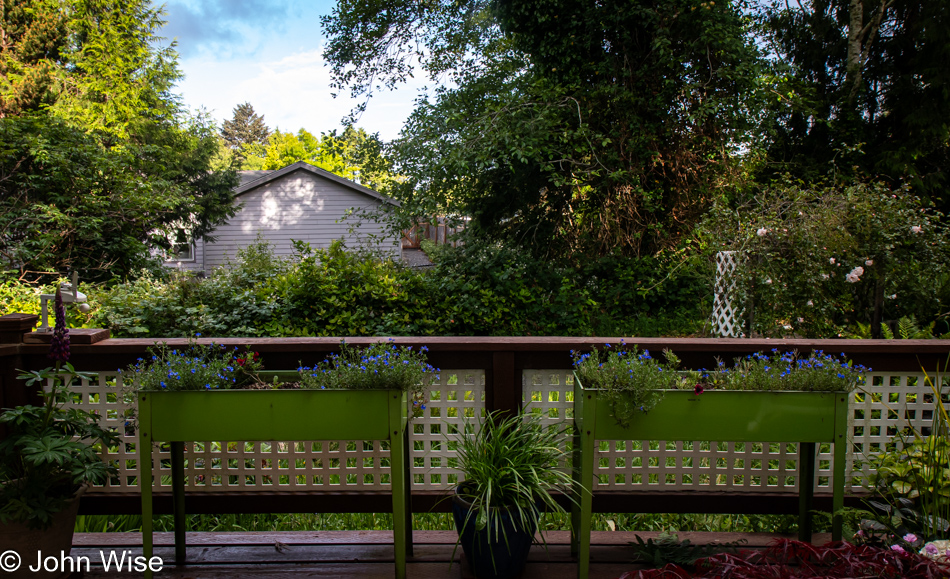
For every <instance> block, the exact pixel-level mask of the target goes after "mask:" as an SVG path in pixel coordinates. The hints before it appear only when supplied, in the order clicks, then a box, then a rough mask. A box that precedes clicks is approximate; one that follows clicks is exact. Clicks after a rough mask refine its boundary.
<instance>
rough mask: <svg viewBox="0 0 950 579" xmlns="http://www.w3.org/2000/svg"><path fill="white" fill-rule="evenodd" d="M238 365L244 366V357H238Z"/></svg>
mask: <svg viewBox="0 0 950 579" xmlns="http://www.w3.org/2000/svg"><path fill="white" fill-rule="evenodd" d="M237 365H238V366H243V365H244V358H238V359H237Z"/></svg>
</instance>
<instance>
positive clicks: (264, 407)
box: [138, 390, 412, 579]
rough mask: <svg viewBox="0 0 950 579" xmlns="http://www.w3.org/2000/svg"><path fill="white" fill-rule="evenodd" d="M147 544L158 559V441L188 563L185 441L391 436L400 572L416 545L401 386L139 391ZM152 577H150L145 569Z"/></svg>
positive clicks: (178, 552) (180, 550) (178, 547)
mask: <svg viewBox="0 0 950 579" xmlns="http://www.w3.org/2000/svg"><path fill="white" fill-rule="evenodd" d="M138 405H139V449H140V453H141V456H140V458H139V485H140V488H141V492H142V546H143V549H144V553H145V556H146V557H151V556H152V485H151V481H152V473H151V466H152V443H154V442H171V443H172V493H173V496H174V505H175V560H176V562H177V563H179V564H182V563H184V562H185V502H184V483H185V481H184V442H186V441H203V440H227V441H232V440H233V441H240V440H254V441H279V440H388V441H389V444H390V449H391V450H390V452H391V464H392V474H391V480H392V496H393V542H394V548H395V561H396V577H397V578H398V579H404V578H405V576H406V556H407V554H408V553H410V552H411V549H412V529H411V525H412V517H411V514H410V511H409V486H410V485H409V455H408V449H409V446H408V439H407V436H408V433H407V432H408V431H407V428H406V427H407V424H408V402H407V396H406V393H405V392H403V391H401V390H216V391H210V392H140V393H139V394H138ZM147 576H148V574H147Z"/></svg>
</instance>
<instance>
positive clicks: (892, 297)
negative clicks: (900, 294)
mask: <svg viewBox="0 0 950 579" xmlns="http://www.w3.org/2000/svg"><path fill="white" fill-rule="evenodd" d="M887 299H889V300H896V299H897V294H891V295H889V296H887Z"/></svg>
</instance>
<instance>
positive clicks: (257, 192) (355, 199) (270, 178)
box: [165, 161, 402, 274]
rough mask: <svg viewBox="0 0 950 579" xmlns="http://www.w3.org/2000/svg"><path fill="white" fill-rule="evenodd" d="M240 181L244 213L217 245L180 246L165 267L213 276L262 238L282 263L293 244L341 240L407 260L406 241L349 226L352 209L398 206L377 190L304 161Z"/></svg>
mask: <svg viewBox="0 0 950 579" xmlns="http://www.w3.org/2000/svg"><path fill="white" fill-rule="evenodd" d="M240 177H241V183H240V184H239V185H238V188H237V190H236V192H235V193H236V195H235V199H234V202H235V203H238V204H240V205H241V209H240V210H239V211H238V212H237V214H236V215H235V216H234V217H232V218H231V219H230V220H229V221H228V222H227V223H225V224H224V225H221V226H219V227H218V228H217V229H215V230H214V231H213V232H212V235H213V236H214V237H215V238H216V241H215V242H214V243H206V242H203V241H202V240H200V239H198V240H195V241H194V242H193V243H182V244H179V245H176V247H175V250H176V255H175V256H174V257H173V258H172V259H170V260H168V261H166V262H165V264H166V265H167V266H168V267H171V268H176V269H182V270H186V271H194V272H203V273H206V274H208V273H211V271H212V270H214V268H216V267H219V266H222V265H225V264H226V263H227V261H228V260H229V259H234V257H235V255H236V254H237V252H238V250H240V249H241V248H244V247H247V246H248V245H250V244H252V243H254V242H255V241H256V239H257V237H258V234H260V235H261V236H263V238H264V239H265V240H267V241H268V242H270V244H271V245H272V246H273V248H274V254H275V255H278V256H282V257H286V256H290V255H292V254H293V243H292V241H291V240H300V241H305V242H307V243H309V244H310V245H311V247H329V246H330V243H331V242H333V241H334V240H336V239H343V240H344V241H345V243H346V245H347V246H348V247H357V246H361V245H363V246H365V245H368V244H373V246H375V247H376V248H377V249H379V250H382V251H384V252H386V253H389V254H391V255H392V256H393V258H395V259H399V258H400V256H401V252H402V246H401V242H400V237H399V236H398V235H392V234H389V233H387V232H386V231H385V229H384V227H383V225H382V224H381V223H377V222H374V221H366V220H363V221H358V220H357V218H356V217H350V218H348V219H346V220H344V216H345V215H346V213H347V211H348V210H350V209H357V210H363V211H370V212H376V211H385V210H386V208H387V207H390V206H395V205H398V203H397V202H396V201H394V200H392V199H389V198H388V197H384V196H383V195H380V194H379V193H377V192H375V191H373V190H372V189H368V188H366V187H363V186H362V185H360V184H358V183H355V182H353V181H350V180H349V179H344V178H343V177H340V176H338V175H334V174H333V173H331V172H329V171H326V170H324V169H321V168H319V167H314V166H313V165H309V164H307V163H304V162H303V161H300V162H298V163H294V164H293V165H289V166H287V167H284V168H283V169H279V170H275V171H241V172H240ZM356 225H358V227H354V226H356ZM351 230H352V231H351Z"/></svg>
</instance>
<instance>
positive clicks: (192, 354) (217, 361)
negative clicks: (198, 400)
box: [128, 340, 263, 391]
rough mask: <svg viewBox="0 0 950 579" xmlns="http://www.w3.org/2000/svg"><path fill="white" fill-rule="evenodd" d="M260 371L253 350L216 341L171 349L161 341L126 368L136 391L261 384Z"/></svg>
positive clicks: (258, 359)
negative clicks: (232, 346)
mask: <svg viewBox="0 0 950 579" xmlns="http://www.w3.org/2000/svg"><path fill="white" fill-rule="evenodd" d="M261 370H263V364H262V362H261V359H260V355H259V354H258V353H257V352H242V351H240V350H239V349H237V348H228V347H226V346H223V345H220V344H214V343H211V344H199V343H197V342H195V341H194V340H190V341H189V343H188V345H187V346H183V347H181V348H171V347H169V346H168V344H165V343H162V344H159V345H157V346H155V347H153V348H150V349H149V355H148V356H147V357H146V358H139V359H138V360H137V361H136V363H135V364H133V365H132V366H130V367H129V368H128V371H129V372H132V373H133V374H134V376H135V377H136V378H137V382H136V386H135V388H136V389H137V390H160V391H182V390H228V389H239V388H249V387H254V386H255V385H258V384H261V380H260V378H259V377H258V373H259V372H260V371H261Z"/></svg>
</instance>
